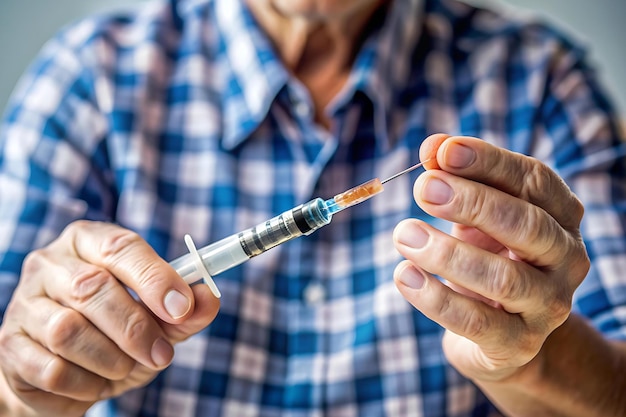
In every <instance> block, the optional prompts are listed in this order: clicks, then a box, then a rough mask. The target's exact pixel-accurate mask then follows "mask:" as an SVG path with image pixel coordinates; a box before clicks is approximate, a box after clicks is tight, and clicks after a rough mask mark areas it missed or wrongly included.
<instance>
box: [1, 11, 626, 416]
mask: <svg viewBox="0 0 626 417" xmlns="http://www.w3.org/2000/svg"><path fill="white" fill-rule="evenodd" d="M327 114H328V116H329V118H330V119H332V121H333V127H332V130H331V131H326V130H324V129H321V128H320V127H319V126H317V125H316V124H315V122H314V120H313V117H312V116H313V114H312V102H311V99H310V96H309V95H308V93H307V91H306V89H305V88H304V87H303V85H302V84H300V83H299V82H298V81H297V80H295V79H293V78H292V77H291V76H290V74H289V72H288V71H287V70H286V69H285V68H284V67H283V65H282V64H281V62H280V61H279V59H278V57H277V55H276V52H275V51H274V50H273V48H272V45H271V43H270V41H269V40H268V38H267V37H266V36H265V35H264V34H263V32H262V31H261V30H260V28H259V27H258V26H257V24H256V23H255V21H254V20H253V19H252V16H251V15H250V12H249V11H248V10H247V9H246V8H245V6H244V5H243V4H242V2H241V1H239V0H196V1H187V0H185V1H178V2H177V1H172V2H170V3H158V4H150V5H148V6H144V7H142V8H141V9H139V10H135V11H132V12H129V13H127V14H118V15H114V16H100V17H96V18H92V19H89V20H85V21H82V22H79V23H77V24H75V25H73V26H72V27H69V28H67V29H66V30H64V31H63V32H62V33H60V34H59V35H58V36H57V37H56V38H55V39H53V40H52V41H51V42H49V43H48V44H47V46H46V47H45V48H44V49H43V51H42V52H41V54H40V56H39V58H38V59H37V60H36V62H35V63H34V64H33V66H32V67H31V68H30V70H29V71H28V72H27V73H26V75H25V76H24V77H23V79H22V81H21V83H20V84H19V86H18V88H17V90H16V92H15V94H14V96H13V99H12V100H11V102H10V104H9V107H8V111H7V113H6V116H5V120H4V125H3V128H2V133H1V135H0V144H1V149H2V153H0V190H1V191H0V229H1V230H2V233H0V311H4V309H5V308H6V305H7V303H8V301H9V298H10V294H11V292H12V291H13V290H14V288H15V286H16V284H17V281H18V277H19V271H20V265H21V263H22V261H23V259H24V257H25V255H26V254H27V253H28V252H29V251H31V250H33V249H34V248H37V247H40V246H42V245H45V244H47V243H48V242H50V241H51V240H52V239H54V238H55V237H56V236H57V235H58V234H59V233H60V231H61V230H62V229H63V228H64V227H65V226H66V225H67V224H68V223H70V222H72V221H73V220H76V219H81V218H84V219H95V220H103V221H109V222H115V223H118V224H120V225H122V226H124V227H127V228H130V229H133V230H135V231H137V232H138V233H140V234H141V236H143V237H144V238H145V239H146V240H147V241H148V242H149V243H150V244H151V245H152V246H153V247H154V248H155V249H156V251H157V252H158V253H159V254H160V255H161V256H162V257H164V258H165V259H173V258H175V257H177V256H179V255H181V254H182V253H184V252H185V247H184V243H183V235H184V234H185V233H191V234H192V235H193V236H194V238H195V240H196V242H197V243H198V244H199V245H204V244H207V243H209V242H213V241H216V240H217V239H220V238H222V237H224V236H227V235H229V234H232V233H234V232H237V231H239V230H242V229H244V228H247V227H249V226H252V225H254V224H257V223H259V222H261V221H263V220H266V219H267V218H270V217H272V216H274V215H276V214H278V213H280V212H282V211H284V210H287V209H289V208H291V207H293V206H295V205H298V204H300V203H302V202H304V201H307V200H308V199H311V198H312V197H317V196H320V197H324V198H327V197H330V196H333V195H335V194H337V193H338V192H341V191H344V190H346V189H348V188H350V187H352V186H354V185H356V184H360V183H362V182H364V181H366V180H369V179H371V178H373V177H381V178H382V177H386V176H387V175H389V174H391V173H393V172H395V171H398V170H400V169H402V168H405V167H407V166H409V165H411V164H413V163H415V162H417V159H418V148H419V146H420V143H421V141H422V139H423V138H424V137H426V136H427V135H429V134H431V133H434V132H447V133H451V134H464V135H472V136H478V137H481V138H483V139H484V140H487V141H489V142H492V143H494V144H497V145H499V146H503V147H506V148H509V149H512V150H514V151H518V152H522V153H525V154H530V155H533V156H534V157H536V158H539V159H541V160H543V161H545V162H546V163H547V164H549V165H550V166H551V167H553V168H554V169H555V170H556V171H557V172H558V173H559V174H560V175H561V176H563V178H564V179H565V180H566V181H567V182H568V184H569V185H570V186H571V187H572V188H573V190H574V191H575V192H576V193H577V194H578V196H579V197H580V198H581V199H582V200H583V202H584V203H585V205H586V208H587V213H586V216H585V220H584V222H583V225H582V232H583V234H584V236H585V241H586V244H587V247H588V250H589V253H590V256H591V259H592V262H593V267H592V269H591V271H590V273H589V276H588V278H587V280H586V281H585V282H584V283H583V285H582V286H581V287H580V289H579V291H578V292H577V295H576V300H575V306H574V308H575V310H576V311H578V312H580V313H581V314H584V315H585V316H587V317H589V318H590V320H592V321H593V323H594V324H595V326H596V327H598V328H599V329H601V330H602V331H603V332H604V333H605V334H606V335H607V336H608V337H614V338H625V337H626V278H624V274H623V271H624V270H626V239H625V228H624V226H625V224H624V223H625V221H626V217H625V216H624V210H625V209H626V200H625V198H624V197H625V190H624V184H626V178H625V177H624V176H625V172H626V170H625V169H624V157H623V155H624V152H623V149H622V147H621V145H620V143H619V140H618V134H617V131H616V129H615V123H614V118H613V116H612V114H611V109H610V106H609V105H608V104H607V102H606V100H605V98H604V96H603V95H602V93H601V92H600V91H599V89H598V87H597V85H596V83H595V81H594V78H593V74H592V72H591V71H590V69H589V68H588V67H587V66H586V65H585V63H584V57H583V53H582V52H581V50H580V49H579V48H577V47H576V46H575V45H572V44H571V43H569V42H568V41H567V40H566V39H565V38H563V37H562V36H561V35H560V34H559V33H556V32H554V31H552V30H551V29H549V28H547V27H545V26H543V25H541V24H537V23H535V22H532V21H529V20H525V19H514V18H511V17H505V16H503V15H500V14H497V13H494V12H491V11H488V10H481V9H476V8H473V7H471V6H468V5H465V4H462V3H458V2H456V0H423V1H411V0H397V1H395V2H393V3H392V5H391V6H390V8H389V9H388V11H387V13H386V14H385V15H384V16H376V18H375V21H374V22H373V28H372V33H371V34H370V35H369V37H368V38H367V39H366V40H365V43H364V44H363V46H362V48H361V50H360V52H359V54H358V55H357V57H356V61H355V64H354V68H353V70H352V72H351V75H350V78H349V80H348V82H347V85H345V88H343V90H342V91H341V93H340V94H339V95H338V96H337V97H336V98H335V99H334V101H333V102H332V103H331V104H330V105H329V106H328V108H327ZM416 175H418V174H417V173H413V174H411V175H407V176H404V177H401V178H398V179H397V180H395V181H393V182H391V183H389V184H388V185H387V186H386V190H385V192H384V194H383V195H381V196H378V197H376V198H374V199H372V200H370V201H368V202H367V203H363V204H361V205H359V206H356V207H354V208H352V209H350V210H347V211H345V212H342V213H340V214H338V215H337V216H335V217H334V219H333V222H332V224H330V225H328V226H326V227H325V228H323V229H321V230H319V231H317V232H316V233H314V234H312V235H310V236H308V237H303V238H300V239H297V240H295V241H292V242H289V243H287V244H284V245H282V246H281V247H278V248H275V249H272V250H271V251H269V252H267V253H265V254H263V255H261V256H259V257H257V258H255V259H253V260H251V261H249V262H247V263H245V264H244V265H241V266H239V267H237V268H234V269H232V270H230V271H227V272H224V273H223V274H220V275H218V276H217V277H216V282H217V284H218V286H219V287H220V290H221V291H222V294H223V300H222V308H221V311H220V313H219V315H218V317H217V318H216V319H215V321H214V323H212V324H211V325H210V326H209V327H208V328H206V329H205V330H203V331H202V332H200V333H199V334H197V335H196V336H194V337H192V338H191V339H190V340H188V341H187V342H185V343H182V344H180V345H178V346H177V347H176V355H175V358H174V361H173V363H172V365H171V366H170V367H169V368H168V369H167V370H165V371H163V372H162V373H161V374H160V375H159V376H158V377H157V378H156V379H155V380H154V381H153V382H152V383H150V384H149V385H148V386H147V387H145V388H143V389H140V390H136V391H133V392H130V393H127V394H125V395H123V396H122V397H120V398H117V399H115V400H112V401H108V402H105V403H101V404H100V405H99V406H100V407H99V412H100V413H101V414H103V415H108V416H163V417H165V416H172V417H173V416H176V417H184V416H194V415H198V416H229V417H233V416H236V417H242V416H244V417H245V416H281V417H305V416H306V417H313V416H322V415H328V416H342V417H351V416H359V417H367V416H451V417H460V416H487V415H489V416H491V415H499V413H498V411H497V410H496V409H495V407H493V406H492V405H491V404H490V403H489V401H488V400H487V399H486V398H485V396H484V395H483V394H482V393H481V392H480V391H479V390H478V389H477V388H476V387H475V386H474V385H473V384H472V383H471V382H470V381H468V380H466V379H464V378H463V377H462V376H461V375H460V374H459V373H458V372H456V371H455V370H454V369H453V368H452V367H451V366H450V365H449V364H448V363H447V362H446V360H445V358H444V356H443V353H442V349H441V336H442V332H443V330H442V329H441V328H440V327H439V326H438V325H436V324H434V323H433V322H431V321H430V320H428V319H427V318H425V317H424V316H423V315H422V314H421V313H419V312H418V311H415V310H414V309H413V308H412V307H411V306H410V305H409V304H408V303H407V302H406V301H405V300H404V299H403V298H402V297H401V296H400V294H399V292H398V291H397V290H396V288H395V285H394V283H393V280H392V271H393V269H394V267H395V265H396V264H397V263H398V261H399V255H398V254H397V253H396V251H395V249H394V247H393V245H392V240H391V235H392V229H393V228H394V226H395V225H396V224H397V223H398V222H399V221H400V220H401V219H403V218H406V217H409V216H413V217H420V218H425V219H427V220H428V221H431V222H432V223H433V224H435V225H436V226H438V227H440V228H443V229H449V225H448V224H446V223H444V222H442V221H440V220H437V219H432V218H429V217H428V216H427V215H426V214H425V213H424V212H422V211H421V210H420V209H419V208H418V207H417V206H416V205H415V204H414V202H413V200H412V183H413V181H414V179H415V177H416Z"/></svg>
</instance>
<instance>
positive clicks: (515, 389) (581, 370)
mask: <svg viewBox="0 0 626 417" xmlns="http://www.w3.org/2000/svg"><path fill="white" fill-rule="evenodd" d="M624 375H626V344H625V343H618V342H609V341H607V340H606V339H604V338H603V337H602V335H601V334H599V333H598V332H597V331H596V330H595V329H593V328H592V327H591V326H589V324H587V323H586V322H585V321H584V320H583V319H582V318H580V317H578V316H574V315H572V316H570V318H569V319H568V320H567V321H566V322H565V323H564V324H563V325H562V326H561V327H559V328H558V329H557V330H555V331H554V332H553V333H552V334H551V335H550V336H549V337H548V339H547V340H546V343H545V344H544V347H543V348H542V350H541V352H540V353H539V355H537V357H536V358H535V359H534V360H533V361H531V362H530V363H529V364H528V365H527V366H526V367H525V368H524V369H522V370H521V371H520V372H518V373H517V374H516V375H514V376H513V377H511V378H509V379H508V380H506V381H500V382H497V383H496V382H487V383H484V382H480V381H477V384H478V386H479V387H480V388H481V389H482V390H483V392H484V393H485V394H486V395H487V396H489V397H490V398H491V400H492V401H493V402H494V403H495V404H496V405H497V406H498V407H499V409H500V410H501V411H502V412H504V413H505V414H506V415H509V416H514V417H524V416H532V417H538V416H545V415H550V416H568V417H577V416H581V417H594V416H598V417H611V416H624V415H626V395H624V393H625V392H626V378H624Z"/></svg>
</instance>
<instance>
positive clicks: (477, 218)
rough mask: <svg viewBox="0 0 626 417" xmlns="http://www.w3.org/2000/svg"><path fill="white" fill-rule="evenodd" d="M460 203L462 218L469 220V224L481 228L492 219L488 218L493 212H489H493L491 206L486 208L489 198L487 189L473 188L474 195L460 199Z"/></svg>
mask: <svg viewBox="0 0 626 417" xmlns="http://www.w3.org/2000/svg"><path fill="white" fill-rule="evenodd" d="M459 204H460V207H459V208H458V211H459V213H461V216H462V218H464V219H467V220H468V222H469V224H472V225H475V226H477V227H479V228H480V226H482V225H484V224H485V222H487V221H490V220H489V219H488V218H489V217H490V216H491V214H489V213H493V210H492V209H491V208H490V209H488V210H487V209H486V208H487V204H488V198H487V193H486V191H485V190H484V189H483V188H482V187H479V188H476V189H475V190H473V192H472V197H471V198H467V199H465V198H464V199H462V200H460V201H459ZM495 209H497V207H495Z"/></svg>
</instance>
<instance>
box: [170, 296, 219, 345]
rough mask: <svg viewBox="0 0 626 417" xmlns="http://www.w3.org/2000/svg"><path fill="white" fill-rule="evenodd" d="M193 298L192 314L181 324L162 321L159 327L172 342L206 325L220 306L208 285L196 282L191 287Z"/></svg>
mask: <svg viewBox="0 0 626 417" xmlns="http://www.w3.org/2000/svg"><path fill="white" fill-rule="evenodd" d="M191 289H192V291H193V296H194V299H195V308H194V311H193V314H192V315H191V316H189V317H188V318H187V319H186V320H185V321H184V322H183V323H181V324H170V323H163V324H162V325H161V327H162V328H163V331H164V332H165V334H166V335H167V337H168V340H169V341H170V342H172V343H178V342H182V341H183V340H185V339H187V338H188V337H189V336H191V335H193V334H196V333H198V332H199V331H200V330H202V329H204V328H205V327H207V326H208V325H209V324H210V323H211V322H212V321H213V319H215V316H216V315H217V313H218V311H219V308H220V300H219V298H216V297H215V295H214V294H213V292H212V291H211V289H210V288H209V286H208V285H203V284H198V285H194V286H192V287H191Z"/></svg>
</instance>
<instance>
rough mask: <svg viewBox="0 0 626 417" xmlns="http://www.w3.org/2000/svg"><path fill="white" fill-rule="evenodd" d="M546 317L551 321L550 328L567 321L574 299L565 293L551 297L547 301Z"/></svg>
mask: <svg viewBox="0 0 626 417" xmlns="http://www.w3.org/2000/svg"><path fill="white" fill-rule="evenodd" d="M545 306H546V312H545V317H547V319H548V320H549V322H550V328H549V330H552V329H554V328H556V327H558V326H560V325H561V324H563V322H565V320H566V319H567V317H568V316H569V314H570V312H571V310H572V299H571V297H569V296H566V295H565V294H562V295H557V296H554V297H550V299H549V300H546V301H545Z"/></svg>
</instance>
